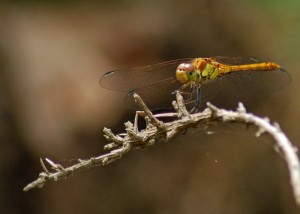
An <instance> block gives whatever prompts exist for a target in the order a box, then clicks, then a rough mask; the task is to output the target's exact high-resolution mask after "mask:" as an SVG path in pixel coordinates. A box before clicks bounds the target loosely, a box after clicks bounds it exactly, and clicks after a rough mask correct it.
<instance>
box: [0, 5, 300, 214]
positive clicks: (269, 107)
mask: <svg viewBox="0 0 300 214" xmlns="http://www.w3.org/2000/svg"><path fill="white" fill-rule="evenodd" d="M0 4H1V5H0V82H1V83H0V190H1V194H0V207H1V212H2V213H298V210H297V207H296V205H295V203H294V199H293V197H292V191H291V188H290V184H289V175H288V173H287V169H286V166H285V163H284V161H283V159H282V158H281V157H280V155H278V154H277V153H276V152H275V151H274V148H273V145H274V144H273V142H272V140H271V139H270V138H268V137H266V136H262V137H261V138H255V137H254V133H255V130H254V129H247V128H246V127H244V126H237V125H231V126H220V127H216V128H215V130H216V134H214V135H207V134H205V131H204V130H203V129H201V128H199V129H193V130H188V132H187V134H186V135H180V136H177V137H176V138H175V139H173V140H171V141H170V142H168V143H158V144H156V145H155V146H153V147H151V148H147V149H145V150H139V151H135V152H132V153H130V154H128V155H127V156H125V157H123V158H122V159H121V160H119V161H116V162H114V163H112V164H110V165H107V166H105V167H98V168H94V169H91V170H88V171H83V172H81V173H79V174H76V175H75V176H72V177H70V178H69V179H68V180H63V181H59V182H57V183H49V184H47V185H46V186H45V187H44V188H43V189H34V190H32V191H29V192H26V193H25V192H23V191H22V189H23V187H24V186H25V185H27V184H28V183H29V182H31V181H32V180H34V179H36V178H37V176H38V173H39V172H40V171H41V170H42V169H41V166H40V164H39V158H40V157H48V158H50V159H52V160H55V161H57V162H59V163H61V164H62V165H64V166H69V165H72V164H74V163H76V160H77V159H78V158H80V159H87V158H90V157H92V156H97V155H100V154H103V153H104V151H103V149H102V148H103V146H104V145H105V144H106V143H107V142H106V141H105V140H104V138H103V136H102V129H103V127H104V126H106V127H109V128H112V130H113V131H114V132H116V133H119V132H122V130H123V129H124V125H123V123H124V122H126V121H127V120H129V119H131V120H132V119H133V116H134V111H132V110H129V109H127V108H126V107H125V106H124V105H123V98H124V96H125V95H126V93H121V92H115V91H110V90H106V89H104V88H101V87H100V86H99V79H100V77H101V75H103V74H104V73H105V72H107V71H109V70H113V69H118V68H126V67H131V66H139V65H148V64H154V63H158V62H163V61H167V60H171V59H178V58H189V57H207V56H254V57H256V58H258V59H262V60H266V61H275V62H278V63H279V64H280V65H282V67H283V68H285V69H286V70H287V71H288V72H289V73H290V75H291V76H292V84H291V85H290V86H289V87H288V88H285V89H282V90H280V91H279V93H278V94H275V95H274V96H272V97H271V98H270V99H269V100H267V101H266V102H264V103H261V104H260V105H259V106H256V107H255V108H254V107H251V106H246V107H247V109H248V110H249V111H252V112H254V113H256V114H258V115H264V116H268V117H270V119H271V120H272V121H277V122H278V123H279V124H280V126H281V128H282V129H283V130H284V131H285V133H286V134H287V135H288V137H289V138H290V140H291V141H292V142H293V143H294V144H295V145H296V146H299V140H300V132H299V124H300V112H299V109H300V101H299V99H298V97H299V96H300V85H299V84H298V82H299V79H300V73H299V67H300V60H299V59H300V40H299V38H300V26H299V23H300V13H299V9H300V2H299V1H297V0H287V1H279V0H273V1H271V0H253V1H251V0H241V1H235V0H225V1H224V0H200V1H193V0H187V1H182V2H175V1H170V0H169V1H159V0H151V1H147V0H145V1H137V0H126V1H113V2H112V1H80V0H77V1H68V0H63V1H50V0H44V1H37V0H31V1H25V0H11V1H9V0H6V1H5V0H4V1H1V3H0Z"/></svg>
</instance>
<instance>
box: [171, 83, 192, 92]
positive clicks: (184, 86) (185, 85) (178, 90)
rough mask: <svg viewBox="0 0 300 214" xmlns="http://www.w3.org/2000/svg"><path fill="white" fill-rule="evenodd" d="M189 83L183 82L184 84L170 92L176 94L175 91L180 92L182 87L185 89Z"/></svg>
mask: <svg viewBox="0 0 300 214" xmlns="http://www.w3.org/2000/svg"><path fill="white" fill-rule="evenodd" d="M189 85H190V83H185V84H184V85H182V86H181V87H180V88H178V89H177V90H176V91H173V92H172V94H176V93H177V92H180V93H182V92H183V91H182V90H183V89H185V88H186V87H187V86H189Z"/></svg>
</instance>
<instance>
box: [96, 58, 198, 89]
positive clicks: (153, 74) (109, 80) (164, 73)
mask: <svg viewBox="0 0 300 214" xmlns="http://www.w3.org/2000/svg"><path fill="white" fill-rule="evenodd" d="M191 60H192V58H189V59H177V60H172V61H167V62H163V63H159V64H155V65H149V66H145V67H139V68H130V69H124V70H116V71H110V72H107V73H106V74H104V75H103V76H102V77H101V79H100V85H101V86H102V87H104V88H107V89H110V90H115V91H126V92H128V91H131V90H133V89H138V88H143V87H146V86H150V85H153V84H155V83H156V82H159V81H162V80H164V79H168V78H170V77H175V75H176V73H175V72H176V68H177V66H178V65H179V64H180V63H184V62H190V61H191Z"/></svg>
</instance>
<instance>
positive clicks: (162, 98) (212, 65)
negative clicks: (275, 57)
mask: <svg viewBox="0 0 300 214" xmlns="http://www.w3.org/2000/svg"><path fill="white" fill-rule="evenodd" d="M290 81H291V77H290V75H289V73H288V72H287V71H285V70H284V69H282V68H281V67H280V65H278V64H277V63H275V62H260V61H258V60H257V59H255V58H252V57H246V58H245V57H206V58H201V57H199V58H187V59H177V60H171V61H167V62H162V63H158V64H154V65H148V66H144V67H137V68H129V69H121V70H114V71H109V72H107V73H105V74H104V75H103V76H102V77H101V79H100V85H101V86H102V87H103V88H106V89H110V90H115V91H123V92H127V96H126V99H125V102H126V103H127V106H129V107H131V108H134V109H136V108H137V107H136V104H135V102H134V99H133V94H134V93H137V94H139V95H140V96H141V97H142V98H143V100H144V101H145V103H146V104H147V106H148V107H149V108H150V109H152V110H153V109H166V108H170V107H171V105H172V104H171V103H172V100H175V97H174V94H175V93H176V92H180V93H181V94H182V95H183V96H184V102H185V104H186V106H187V108H188V109H189V110H190V111H198V110H200V109H202V108H203V107H204V105H205V102H207V101H209V102H212V103H213V104H215V103H218V100H222V101H223V102H224V103H230V102H231V103H232V102H234V103H235V105H236V103H237V102H239V101H242V102H246V101H248V100H252V101H254V102H256V101H258V100H264V99H266V97H267V96H268V95H269V94H271V93H273V92H277V91H281V90H282V89H283V88H284V87H285V86H287V85H288V84H289V83H290ZM249 98H250V99H249ZM244 104H245V103H244Z"/></svg>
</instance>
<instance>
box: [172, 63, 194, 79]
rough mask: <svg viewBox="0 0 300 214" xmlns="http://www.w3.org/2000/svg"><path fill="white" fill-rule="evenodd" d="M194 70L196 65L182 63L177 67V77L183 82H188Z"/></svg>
mask: <svg viewBox="0 0 300 214" xmlns="http://www.w3.org/2000/svg"><path fill="white" fill-rule="evenodd" d="M193 72H194V66H193V65H192V64H190V63H181V64H180V65H179V66H178V67H177V69H176V78H177V79H178V80H179V81H180V82H181V83H187V82H188V81H189V80H190V77H191V76H192V74H193Z"/></svg>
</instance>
